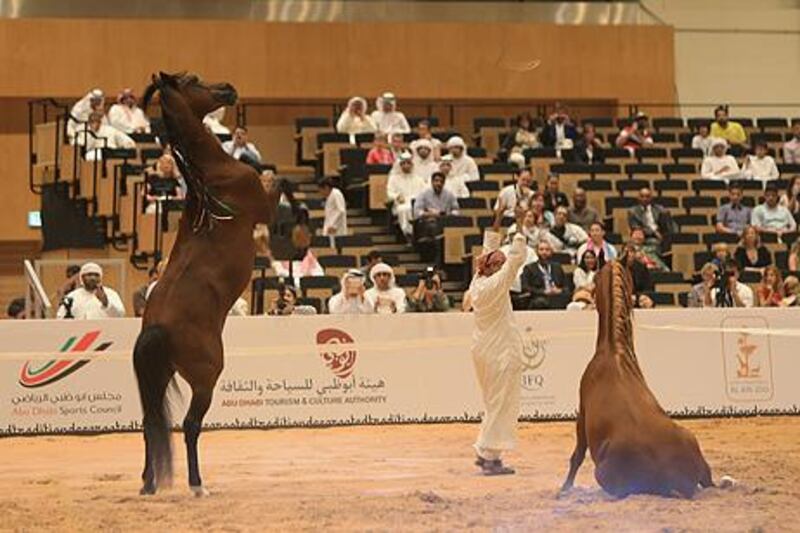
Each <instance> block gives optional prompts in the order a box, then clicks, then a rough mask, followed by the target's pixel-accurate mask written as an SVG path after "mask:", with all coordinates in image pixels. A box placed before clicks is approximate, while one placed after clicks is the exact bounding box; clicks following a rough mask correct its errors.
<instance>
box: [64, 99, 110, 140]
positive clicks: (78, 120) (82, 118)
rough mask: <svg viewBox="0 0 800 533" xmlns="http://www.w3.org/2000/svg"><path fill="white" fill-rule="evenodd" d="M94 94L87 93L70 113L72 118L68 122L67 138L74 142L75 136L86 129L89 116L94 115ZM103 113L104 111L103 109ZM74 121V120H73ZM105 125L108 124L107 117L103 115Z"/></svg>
mask: <svg viewBox="0 0 800 533" xmlns="http://www.w3.org/2000/svg"><path fill="white" fill-rule="evenodd" d="M93 111H94V110H93V109H92V93H91V92H89V93H87V94H86V95H85V96H84V97H83V98H81V99H80V100H78V101H77V102H75V105H73V106H72V109H70V111H69V113H70V115H72V117H71V118H70V119H69V120H68V121H67V138H68V139H69V140H70V141H72V139H73V138H74V137H75V134H76V133H77V132H78V131H80V130H82V129H83V128H84V127H85V123H86V122H87V121H88V120H89V115H91V114H92V112H93ZM100 112H101V113H102V112H103V110H102V109H101V110H100ZM73 119H74V120H73ZM103 124H108V119H107V118H106V115H105V114H103Z"/></svg>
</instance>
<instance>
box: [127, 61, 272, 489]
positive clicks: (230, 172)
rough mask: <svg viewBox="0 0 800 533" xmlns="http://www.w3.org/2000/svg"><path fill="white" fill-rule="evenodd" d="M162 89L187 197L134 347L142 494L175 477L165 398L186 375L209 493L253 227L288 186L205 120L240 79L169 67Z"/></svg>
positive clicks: (194, 479)
mask: <svg viewBox="0 0 800 533" xmlns="http://www.w3.org/2000/svg"><path fill="white" fill-rule="evenodd" d="M155 91H158V92H160V96H161V110H162V116H163V119H164V122H165V126H166V129H167V133H168V135H169V139H170V142H171V144H172V150H173V153H174V154H175V159H176V162H177V163H178V165H179V167H180V170H181V173H182V175H183V176H184V178H185V180H186V183H187V187H188V194H187V201H186V207H185V210H184V212H183V215H182V217H181V221H180V225H179V229H178V236H177V240H176V241H175V245H174V247H173V249H172V253H171V254H170V259H169V264H168V266H167V268H166V270H165V272H164V274H163V276H162V277H161V278H160V279H159V282H158V284H157V285H156V286H155V288H154V289H153V292H152V294H151V295H150V297H149V299H148V302H147V307H146V309H145V312H144V317H143V319H142V330H141V332H140V333H139V337H138V339H137V340H136V346H135V348H134V353H133V361H134V369H135V371H136V379H137V382H138V385H139V394H140V399H141V403H142V409H143V411H144V421H143V426H144V440H145V467H144V472H143V474H142V479H143V481H144V484H143V487H142V490H141V493H142V494H153V493H155V492H156V489H157V487H158V486H159V485H164V484H167V483H169V482H170V481H171V477H172V453H171V447H170V432H171V421H170V417H169V413H168V412H167V410H166V402H165V394H166V390H167V387H168V385H169V383H170V382H171V381H172V379H173V377H174V374H175V372H177V373H178V374H179V375H180V376H181V377H183V378H184V379H185V380H186V381H187V382H188V383H189V385H190V387H191V389H192V398H191V403H190V405H189V410H188V412H187V414H186V418H185V419H184V421H183V432H184V439H185V441H186V452H187V461H188V468H189V486H190V487H191V489H192V490H193V491H194V492H195V494H197V495H203V494H206V491H205V489H204V488H203V486H202V482H201V479H200V471H199V466H198V458H197V440H198V437H199V435H200V429H201V426H202V422H203V417H204V416H205V414H206V412H207V411H208V408H209V406H210V405H211V397H212V394H213V392H214V387H215V385H216V382H217V377H218V376H219V374H220V372H222V366H223V346H222V328H223V326H224V324H225V318H226V317H227V315H228V310H229V309H230V308H231V306H232V305H233V303H234V302H235V301H236V299H237V298H238V297H239V296H240V295H241V294H242V292H243V291H244V290H245V288H246V287H247V285H248V283H249V281H250V278H251V274H252V269H253V263H254V258H255V244H254V242H253V227H254V226H255V224H257V223H263V224H270V223H271V222H272V220H273V218H274V215H275V212H276V210H277V206H278V201H279V199H280V191H279V188H278V186H277V183H274V182H273V181H272V179H271V178H270V177H259V174H258V172H256V171H255V170H254V169H253V168H252V167H250V166H248V165H246V164H244V163H240V162H239V161H236V160H235V159H233V158H232V157H230V156H229V155H228V154H226V153H225V152H224V151H223V150H222V147H221V146H220V144H219V142H218V141H217V139H216V138H215V137H214V136H213V135H211V134H210V133H209V132H207V131H206V129H205V128H204V126H203V123H202V117H204V116H205V115H206V114H207V113H209V112H211V111H213V110H214V109H217V108H218V107H220V106H222V105H232V104H233V103H235V102H236V91H235V89H234V88H233V87H232V86H231V85H229V84H217V85H206V84H204V83H202V82H201V81H200V80H199V79H198V78H197V77H196V76H191V75H175V76H171V75H168V74H164V73H161V74H160V75H159V76H153V85H152V86H151V87H150V88H148V91H147V92H146V94H147V98H148V99H149V97H150V96H152V95H153V93H154V92H155ZM145 106H146V103H145Z"/></svg>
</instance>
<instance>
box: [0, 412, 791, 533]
mask: <svg viewBox="0 0 800 533" xmlns="http://www.w3.org/2000/svg"><path fill="white" fill-rule="evenodd" d="M686 425H687V426H689V427H690V428H691V429H692V430H694V431H695V433H696V434H697V436H698V438H699V439H700V443H701V445H702V447H703V450H704V452H705V454H706V458H707V459H708V461H709V463H710V464H711V466H712V469H713V470H714V477H715V479H718V478H719V477H720V476H721V475H722V474H730V475H732V476H733V477H735V478H736V479H737V480H738V481H739V484H738V485H737V486H736V487H734V488H733V489H729V490H720V489H711V490H708V491H706V492H704V493H702V494H701V495H700V496H699V497H698V498H696V499H695V500H694V501H683V500H676V499H662V498H656V497H646V496H637V497H631V498H628V499H627V500H623V501H612V500H610V499H609V498H607V497H606V496H604V495H603V493H602V492H601V491H600V490H599V489H598V487H597V485H596V483H595V481H594V478H593V475H592V472H593V465H592V464H591V462H590V461H587V463H585V464H584V467H583V469H582V470H581V473H580V475H579V476H578V481H577V485H578V486H577V488H576V489H575V491H574V492H573V493H572V494H571V495H570V496H568V497H567V498H566V499H563V500H556V499H555V498H554V496H555V494H556V490H557V488H558V486H559V485H560V483H561V481H562V478H563V475H564V473H565V471H566V467H567V460H568V457H569V454H570V453H571V451H572V446H573V444H574V436H573V431H574V430H573V424H571V423H548V424H525V425H524V426H523V427H522V431H521V435H520V436H521V439H520V447H519V449H518V451H517V452H515V453H514V454H513V455H510V456H509V462H510V463H512V464H514V466H516V467H517V471H518V472H517V475H516V476H510V477H503V478H483V477H480V476H478V475H476V469H475V467H473V466H472V464H471V461H472V451H471V448H470V446H469V445H470V443H471V442H472V439H473V438H474V436H475V432H476V426H473V425H438V426H433V425H429V426H390V427H357V428H336V429H321V430H299V429H298V430H275V431H216V432H209V433H206V434H205V435H204V436H203V437H202V439H201V446H202V448H201V453H202V458H203V459H204V460H205V468H204V474H205V479H206V484H207V487H208V488H209V489H210V490H211V491H212V495H211V496H210V497H209V498H205V499H197V498H194V497H192V496H191V495H190V493H189V491H188V489H187V488H185V485H184V484H185V474H184V470H185V467H184V459H183V453H182V451H183V450H182V441H181V440H180V439H179V436H178V435H176V438H175V442H176V444H181V446H179V447H178V448H179V449H178V453H177V454H176V467H177V471H178V472H179V475H178V477H177V479H176V486H175V488H173V489H170V490H167V491H164V492H162V493H160V494H159V495H157V496H155V497H140V496H138V489H139V470H140V466H141V460H142V458H141V453H142V444H141V442H140V435H138V434H124V435H107V436H97V437H35V438H10V439H2V440H0V530H4V531H5V530H25V531H36V530H42V529H50V530H58V531H91V530H105V531H130V530H148V531H156V530H158V531H186V530H202V531H245V530H246V531H256V530H259V531H263V530H275V531H288V530H326V531H345V530H348V531H352V530H359V531H363V530H371V531H385V530H396V531H407V530H438V531H458V530H463V529H473V530H479V531H480V530H499V531H527V530H549V531H552V530H561V531H585V530H588V529H594V530H615V531H619V530H624V531H684V530H692V531H711V530H715V531H762V530H763V531H788V530H800V486H798V484H799V483H800V419H798V418H762V419H746V420H707V421H690V422H686Z"/></svg>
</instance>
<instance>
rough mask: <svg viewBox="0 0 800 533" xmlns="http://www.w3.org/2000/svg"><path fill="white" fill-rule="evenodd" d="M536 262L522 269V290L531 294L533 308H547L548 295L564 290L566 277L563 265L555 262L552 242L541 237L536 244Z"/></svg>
mask: <svg viewBox="0 0 800 533" xmlns="http://www.w3.org/2000/svg"><path fill="white" fill-rule="evenodd" d="M536 256H537V257H538V260H537V261H536V262H535V263H532V264H530V265H527V266H526V267H525V268H524V269H523V270H522V279H521V281H522V292H523V293H527V294H530V295H531V308H533V309H547V308H548V307H550V306H549V304H548V301H547V297H548V296H551V295H556V294H561V293H563V292H564V288H565V283H566V277H565V275H564V270H563V269H562V268H561V265H560V264H558V263H555V262H553V261H552V260H551V259H552V257H553V248H552V246H550V242H548V241H547V240H545V239H541V240H540V241H539V244H538V245H537V246H536Z"/></svg>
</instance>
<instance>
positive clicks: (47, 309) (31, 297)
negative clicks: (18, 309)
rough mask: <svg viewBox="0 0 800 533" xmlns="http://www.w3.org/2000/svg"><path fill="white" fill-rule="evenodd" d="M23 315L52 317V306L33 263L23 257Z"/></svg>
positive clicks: (28, 316)
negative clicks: (24, 285)
mask: <svg viewBox="0 0 800 533" xmlns="http://www.w3.org/2000/svg"><path fill="white" fill-rule="evenodd" d="M23 268H24V270H25V284H26V287H25V316H26V317H27V318H52V316H53V306H52V304H51V303H50V298H48V296H47V293H46V292H45V290H44V287H43V286H42V281H41V280H40V279H39V275H38V274H37V273H36V270H35V269H34V268H33V264H32V263H31V262H30V261H29V260H27V259H25V261H24V262H23Z"/></svg>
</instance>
